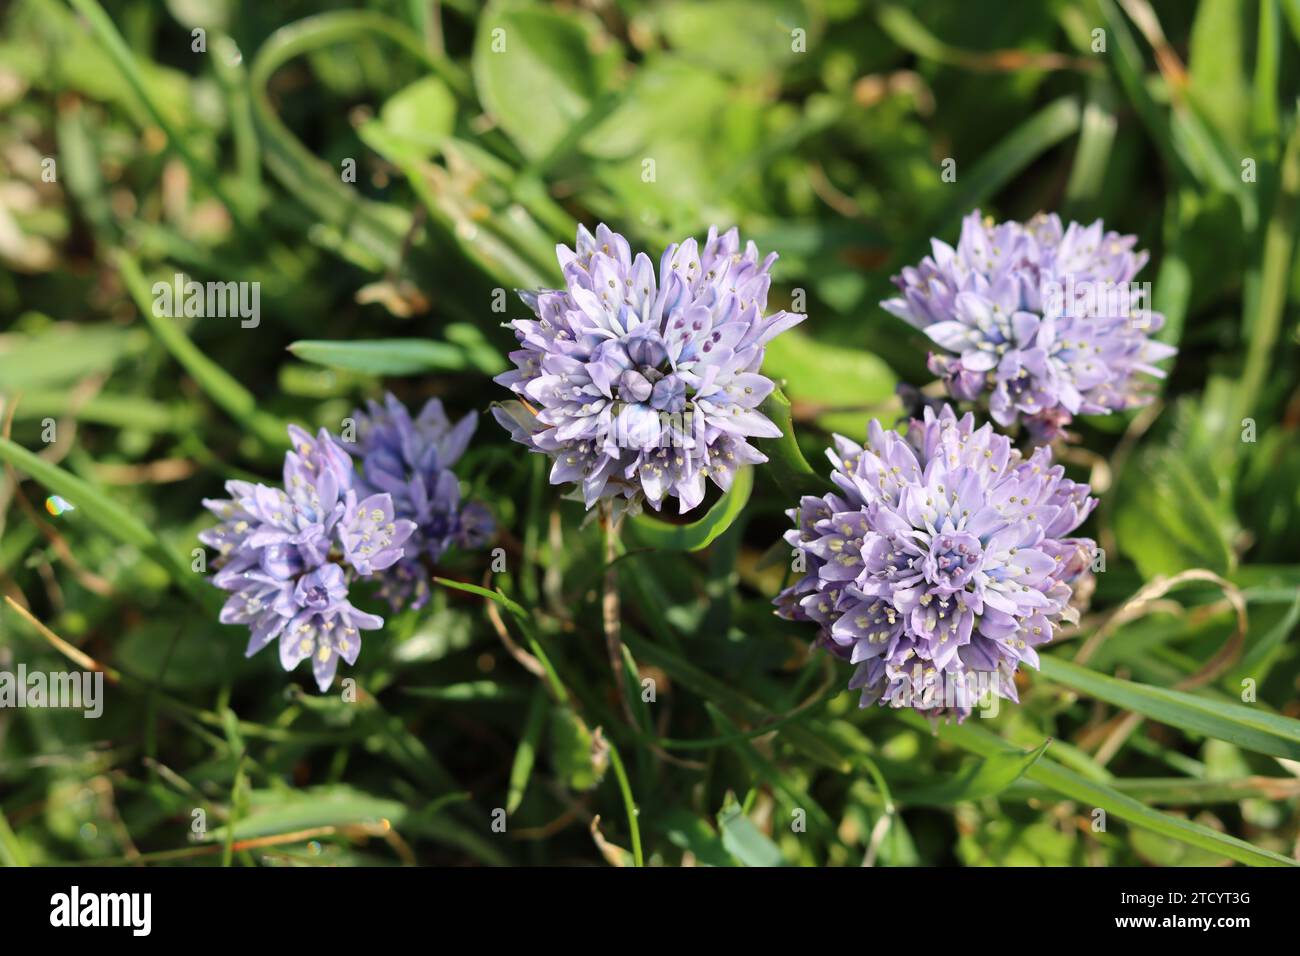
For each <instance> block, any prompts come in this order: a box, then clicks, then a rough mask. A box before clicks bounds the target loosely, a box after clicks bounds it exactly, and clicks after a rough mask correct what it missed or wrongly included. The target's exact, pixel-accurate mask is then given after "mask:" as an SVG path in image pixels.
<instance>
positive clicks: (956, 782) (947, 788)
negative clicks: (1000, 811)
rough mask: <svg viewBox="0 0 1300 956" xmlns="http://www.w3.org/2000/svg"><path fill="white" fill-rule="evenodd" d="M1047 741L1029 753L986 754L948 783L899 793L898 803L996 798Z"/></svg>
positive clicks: (935, 803) (1033, 760)
mask: <svg viewBox="0 0 1300 956" xmlns="http://www.w3.org/2000/svg"><path fill="white" fill-rule="evenodd" d="M1051 742H1052V740H1051V738H1050V737H1049V738H1048V739H1047V740H1044V741H1043V742H1042V744H1040V745H1039V746H1038V747H1036V748H1034V749H1033V750H1026V751H1015V752H1010V751H1008V752H1007V753H995V754H990V755H989V756H987V757H985V758H984V759H983V760H980V761H978V762H976V763H975V764H974V765H972V766H971V767H970V768H968V769H967V770H964V771H962V772H961V773H959V774H958V775H957V776H956V777H954V778H952V779H951V780H945V781H942V782H940V783H936V784H933V785H930V786H924V787H917V788H915V789H912V790H905V791H903V792H901V793H899V794H898V802H899V803H903V804H918V805H921V806H940V805H943V804H948V803H959V802H960V801H962V800H982V799H984V798H985V797H992V796H996V795H997V794H999V793H1001V792H1002V791H1003V790H1005V789H1007V787H1009V786H1011V785H1012V784H1013V783H1015V782H1016V781H1017V780H1019V779H1020V778H1021V777H1023V776H1024V775H1025V772H1026V771H1028V770H1029V768H1030V767H1032V766H1033V765H1034V764H1035V763H1037V762H1038V758H1039V757H1041V756H1042V755H1043V753H1044V751H1046V750H1047V745H1048V744H1050V743H1051Z"/></svg>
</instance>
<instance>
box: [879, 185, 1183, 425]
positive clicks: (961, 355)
mask: <svg viewBox="0 0 1300 956" xmlns="http://www.w3.org/2000/svg"><path fill="white" fill-rule="evenodd" d="M1136 241H1137V240H1136V238H1135V237H1134V236H1121V235H1119V234H1118V233H1115V232H1107V231H1105V227H1104V226H1103V224H1102V222H1101V220H1097V221H1096V222H1094V223H1093V224H1092V225H1090V226H1083V225H1080V224H1079V223H1075V222H1072V223H1070V225H1069V226H1068V227H1062V225H1061V220H1060V218H1059V217H1058V216H1056V215H1055V214H1052V215H1042V214H1039V215H1037V216H1035V217H1034V218H1033V219H1031V220H1029V221H1028V222H1026V223H1023V224H1022V223H1019V222H1003V223H997V224H995V223H994V222H993V221H992V220H991V219H984V218H982V217H981V215H980V212H979V210H976V211H974V212H972V213H971V214H970V215H969V216H967V217H966V218H965V220H963V222H962V229H961V238H960V240H959V241H958V243H957V247H956V248H955V249H954V248H953V247H952V246H949V245H948V244H947V243H944V242H941V241H939V240H938V239H935V240H932V243H931V246H932V250H933V251H932V254H931V255H929V256H926V257H925V258H924V259H922V260H921V262H920V264H919V265H917V266H916V267H910V266H909V267H907V268H905V269H903V271H902V274H901V275H898V276H895V277H894V282H895V284H896V285H897V286H898V287H899V289H900V291H901V293H902V294H901V295H900V296H898V297H896V298H893V299H889V300H887V301H885V302H883V303H881V304H882V305H883V307H884V308H885V309H887V310H888V311H889V312H891V313H893V314H894V315H896V316H898V317H899V318H901V319H903V320H904V321H906V322H908V323H910V324H911V325H913V326H915V327H916V328H918V329H921V330H922V331H923V332H925V334H926V335H927V336H929V338H930V339H931V341H933V342H934V344H935V345H936V346H937V351H934V352H932V353H931V354H930V369H931V371H932V372H934V373H935V374H936V375H938V376H939V377H940V378H942V379H943V381H944V382H945V383H946V385H947V387H948V391H949V394H951V395H952V396H953V397H954V398H957V399H961V400H964V401H975V400H976V399H979V398H980V397H981V396H983V395H987V399H988V407H989V414H990V415H991V416H992V417H993V420H994V421H996V422H997V423H998V424H999V425H1003V426H1009V425H1012V424H1013V423H1015V422H1017V421H1023V422H1024V423H1025V425H1026V427H1027V428H1028V429H1029V432H1030V434H1031V436H1033V437H1034V438H1036V439H1039V440H1050V439H1052V438H1054V437H1055V436H1056V435H1057V434H1058V433H1059V432H1060V430H1061V429H1062V428H1063V427H1064V426H1065V425H1067V424H1068V423H1069V422H1070V421H1071V420H1072V418H1073V416H1075V415H1079V414H1085V415H1099V414H1109V413H1110V412H1112V411H1118V410H1121V409H1125V408H1130V407H1132V406H1134V405H1138V404H1141V403H1143V402H1144V401H1146V400H1147V395H1146V391H1147V389H1148V388H1149V385H1150V383H1149V382H1147V381H1145V380H1143V379H1141V378H1139V375H1141V374H1145V375H1150V376H1154V377H1156V378H1163V377H1164V372H1162V371H1161V370H1160V369H1159V368H1157V367H1156V366H1155V363H1156V362H1158V361H1160V360H1162V359H1165V358H1169V357H1170V356H1172V355H1173V354H1174V353H1175V352H1176V349H1174V348H1173V347H1172V346H1169V345H1165V344H1163V343H1161V342H1157V341H1155V340H1153V339H1152V338H1151V337H1150V336H1151V334H1152V333H1154V332H1156V331H1157V330H1158V329H1160V327H1161V326H1163V325H1164V316H1162V315H1160V314H1159V313H1157V312H1152V311H1151V309H1150V301H1149V297H1148V295H1147V293H1146V288H1145V285H1146V284H1144V283H1137V282H1135V281H1134V278H1135V277H1136V275H1137V274H1138V272H1139V271H1140V270H1141V268H1142V266H1143V265H1145V264H1146V261H1147V253H1146V252H1141V251H1139V252H1135V251H1134V249H1133V246H1134V244H1135V243H1136Z"/></svg>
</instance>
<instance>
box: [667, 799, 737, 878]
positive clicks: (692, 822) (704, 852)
mask: <svg viewBox="0 0 1300 956" xmlns="http://www.w3.org/2000/svg"><path fill="white" fill-rule="evenodd" d="M655 825H656V828H657V829H658V830H659V831H660V832H661V833H663V835H664V836H665V837H667V839H668V842H670V843H672V844H673V845H674V846H676V847H679V848H680V849H682V850H686V851H688V852H690V853H691V854H692V855H694V857H695V859H696V861H697V862H699V863H703V864H704V865H705V866H735V865H736V860H735V859H734V858H733V857H732V856H731V854H729V853H728V852H727V849H726V847H725V846H723V844H722V839H721V837H719V836H718V834H717V833H716V832H714V830H713V828H712V827H710V826H709V825H708V823H707V822H705V821H704V820H702V819H700V818H699V817H697V816H696V815H695V814H694V813H691V812H690V811H688V810H685V809H683V808H682V807H673V808H672V809H670V810H667V811H665V812H663V813H657V814H655Z"/></svg>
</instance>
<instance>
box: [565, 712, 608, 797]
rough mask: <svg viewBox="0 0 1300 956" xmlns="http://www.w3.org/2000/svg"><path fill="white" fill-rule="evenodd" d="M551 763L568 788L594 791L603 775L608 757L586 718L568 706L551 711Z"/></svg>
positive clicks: (606, 767) (578, 790)
mask: <svg viewBox="0 0 1300 956" xmlns="http://www.w3.org/2000/svg"><path fill="white" fill-rule="evenodd" d="M551 764H552V766H553V767H554V768H555V774H556V776H557V777H559V778H560V780H561V781H562V782H563V783H564V785H565V786H566V787H568V788H569V789H570V790H574V791H577V792H579V793H582V792H585V791H587V790H593V789H595V788H596V786H597V785H598V784H599V783H600V781H601V780H602V779H604V777H605V771H606V769H608V766H609V759H608V754H607V751H606V750H605V745H604V743H598V742H597V740H596V737H595V735H594V734H593V733H592V732H591V730H590V728H588V726H587V723H586V721H584V720H583V719H582V718H581V717H580V716H578V713H577V711H575V710H574V709H573V708H571V707H566V706H560V707H556V708H555V710H554V711H553V712H552V714H551Z"/></svg>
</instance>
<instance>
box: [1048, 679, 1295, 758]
mask: <svg viewBox="0 0 1300 956" xmlns="http://www.w3.org/2000/svg"><path fill="white" fill-rule="evenodd" d="M1041 663H1042V668H1041V672H1042V675H1043V676H1044V677H1046V678H1047V679H1048V680H1050V681H1053V682H1055V683H1057V684H1063V685H1064V686H1066V687H1069V688H1071V689H1073V690H1077V691H1079V692H1080V693H1083V694H1087V695H1089V696H1090V697H1096V698H1097V699H1098V700H1104V701H1106V702H1107V703H1109V704H1114V705H1115V706H1116V707H1122V708H1124V709H1125V710H1131V711H1133V712H1134V713H1137V714H1142V715H1144V716H1146V717H1150V718H1152V719H1153V720H1158V721H1160V722H1161V723H1164V724H1168V725H1169V726H1171V727H1177V728H1179V729H1180V730H1185V731H1189V732H1190V733H1194V734H1204V735H1205V736H1207V737H1217V738H1218V739H1219V740H1226V741H1228V742H1229V743H1234V744H1236V745H1237V746H1239V747H1245V748H1246V749H1247V750H1254V751H1256V752H1258V753H1263V754H1271V755H1273V756H1275V757H1285V758H1287V759H1289V760H1300V720H1294V719H1292V718H1290V717H1282V716H1279V715H1277V714H1270V713H1267V712H1266V711H1264V710H1262V709H1261V708H1258V707H1248V706H1246V705H1243V704H1234V703H1228V702H1226V701H1218V700H1214V699H1211V698H1208V697H1200V696H1197V695H1196V694H1189V693H1187V692H1185V691H1180V690H1169V689H1167V688H1164V687H1151V686H1148V685H1146V684H1136V683H1133V682H1132V681H1126V680H1119V679H1118V678H1115V677H1107V676H1106V675H1105V674H1098V673H1097V672H1096V671H1092V670H1089V669H1088V668H1086V667H1080V666H1078V665H1077V664H1073V663H1070V662H1069V661H1065V660H1062V659H1061V658H1059V657H1053V656H1050V655H1044V656H1043V658H1042V660H1041Z"/></svg>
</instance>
